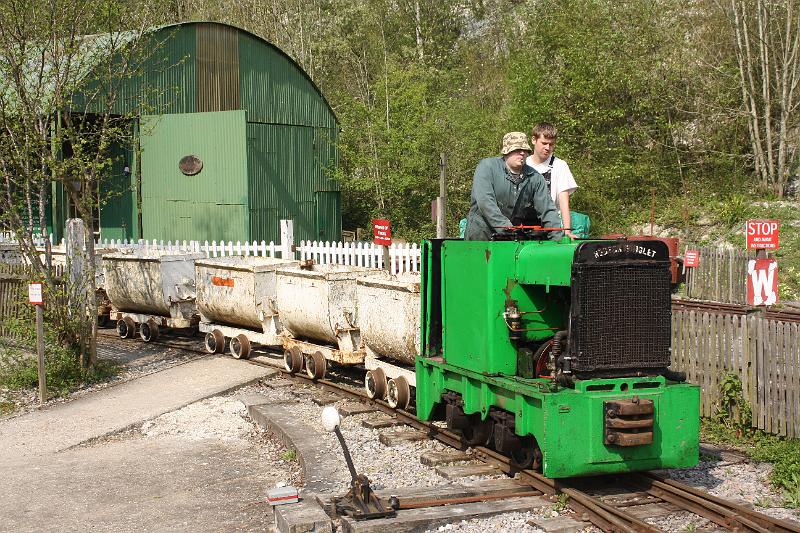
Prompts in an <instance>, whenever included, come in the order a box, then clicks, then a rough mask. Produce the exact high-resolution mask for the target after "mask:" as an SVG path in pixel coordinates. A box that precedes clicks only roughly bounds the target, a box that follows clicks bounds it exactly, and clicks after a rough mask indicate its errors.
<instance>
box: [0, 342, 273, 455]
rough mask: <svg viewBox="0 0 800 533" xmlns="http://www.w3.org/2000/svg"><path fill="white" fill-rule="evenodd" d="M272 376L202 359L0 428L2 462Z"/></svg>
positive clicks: (225, 359)
mask: <svg viewBox="0 0 800 533" xmlns="http://www.w3.org/2000/svg"><path fill="white" fill-rule="evenodd" d="M275 372H276V371H275V370H273V369H270V368H265V367H262V366H257V365H251V364H248V363H246V362H243V361H237V360H235V359H232V358H230V357H227V356H219V357H215V356H208V357H202V358H200V359H196V360H193V361H190V362H188V363H185V364H181V365H178V366H174V367H172V368H169V369H167V370H162V371H160V372H156V373H154V374H150V375H147V376H144V377H141V378H139V379H135V380H132V381H127V382H124V383H121V384H119V385H115V386H111V387H108V388H107V389H103V390H100V391H97V392H93V393H91V394H89V395H86V396H83V397H80V398H78V399H76V400H73V401H71V402H68V403H64V404H58V405H55V406H53V407H50V408H47V409H42V410H39V411H34V412H31V413H28V414H25V415H22V416H18V417H16V418H11V419H8V420H6V421H4V422H3V423H2V424H0V449H2V450H3V451H4V453H3V454H2V455H1V456H0V464H2V463H3V462H16V461H17V460H19V459H23V458H30V457H35V456H37V455H43V454H50V453H55V452H59V451H63V450H66V449H69V448H71V447H73V446H77V445H79V444H81V443H84V442H87V441H91V440H93V439H96V438H99V437H102V436H104V435H108V434H111V433H115V432H118V431H121V430H123V429H126V428H129V427H131V426H134V425H136V424H139V423H141V422H144V421H145V420H149V419H151V418H155V417H157V416H159V415H162V414H164V413H167V412H169V411H173V410H175V409H179V408H181V407H184V406H186V405H189V404H190V403H194V402H196V401H198V400H202V399H204V398H209V397H211V396H216V395H218V394H221V393H224V392H227V391H230V390H234V389H236V388H238V387H242V386H244V385H247V384H249V383H252V382H254V381H256V380H258V379H261V378H264V377H266V376H269V375H271V374H273V373H275Z"/></svg>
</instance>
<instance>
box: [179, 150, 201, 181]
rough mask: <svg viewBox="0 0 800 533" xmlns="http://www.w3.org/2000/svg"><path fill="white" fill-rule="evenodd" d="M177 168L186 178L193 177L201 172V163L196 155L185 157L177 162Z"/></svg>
mask: <svg viewBox="0 0 800 533" xmlns="http://www.w3.org/2000/svg"><path fill="white" fill-rule="evenodd" d="M178 168H179V169H181V172H182V173H183V174H184V175H186V176H194V175H195V174H199V173H200V171H201V170H203V161H202V160H201V159H200V158H199V157H197V156H196V155H187V156H184V157H182V158H181V160H180V161H179V162H178Z"/></svg>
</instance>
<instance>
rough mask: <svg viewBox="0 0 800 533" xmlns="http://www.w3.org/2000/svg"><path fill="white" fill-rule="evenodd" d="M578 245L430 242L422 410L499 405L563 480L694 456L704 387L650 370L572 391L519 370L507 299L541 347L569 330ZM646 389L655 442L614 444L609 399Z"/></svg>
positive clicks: (547, 471)
mask: <svg viewBox="0 0 800 533" xmlns="http://www.w3.org/2000/svg"><path fill="white" fill-rule="evenodd" d="M576 246H577V245H576V244H573V243H571V242H569V241H568V240H564V241H562V242H560V243H555V242H549V241H520V242H517V241H511V242H483V241H457V240H452V241H443V242H442V243H441V247H439V248H437V249H436V250H435V249H434V246H432V244H431V243H424V245H423V276H422V287H421V290H422V294H423V299H422V311H421V313H422V327H423V331H422V350H421V354H422V355H421V356H420V357H418V358H417V362H416V404H417V415H418V416H419V417H420V418H422V419H423V420H430V419H432V418H433V417H434V416H435V415H436V413H437V409H436V408H437V406H439V405H441V403H442V395H443V394H444V393H446V392H448V391H450V392H455V393H458V394H459V395H460V396H461V398H462V400H463V409H464V412H465V413H466V414H468V415H470V414H476V415H479V416H480V418H481V419H484V420H485V419H486V418H487V416H488V415H489V411H490V409H491V408H495V409H502V410H504V411H507V412H508V413H513V415H514V420H515V427H514V431H515V432H516V434H518V435H520V436H527V435H530V436H533V437H534V438H535V439H536V441H537V443H538V446H539V447H540V449H541V451H542V455H543V473H544V475H546V476H548V477H553V478H561V477H570V476H579V475H591V474H602V473H613V472H629V471H637V470H646V469H653V468H680V467H689V466H693V465H695V464H696V463H697V460H698V451H699V402H700V390H699V388H698V387H697V386H695V385H691V384H687V383H674V382H669V381H667V380H666V379H665V378H664V377H662V376H651V377H625V378H613V379H587V380H577V381H576V383H575V386H574V388H567V387H562V386H560V385H558V384H556V382H555V381H553V380H551V379H534V378H527V379H526V378H522V377H520V376H519V372H518V371H517V364H518V359H517V349H516V348H515V346H514V345H513V344H512V342H511V340H510V339H509V328H508V326H507V325H506V322H505V319H504V318H503V312H504V310H505V308H506V300H507V299H508V298H509V297H510V298H511V299H513V300H514V301H516V303H517V305H518V306H519V309H520V311H522V312H523V313H527V314H525V315H523V316H524V317H525V320H524V327H525V329H527V330H529V331H526V332H525V333H524V335H525V338H524V341H523V342H530V343H531V344H533V345H536V344H537V341H538V342H541V341H542V340H545V339H548V338H550V337H552V335H553V333H554V331H555V330H556V329H557V330H564V329H567V323H566V320H567V317H568V310H569V305H570V283H571V281H570V280H571V277H570V276H571V267H572V258H573V255H574V253H575V249H576ZM547 328H553V329H547ZM635 396H636V397H638V398H640V399H651V400H653V403H654V409H655V414H654V423H655V426H654V432H653V442H652V444H647V445H640V446H631V447H620V446H614V445H606V444H605V443H604V413H605V411H604V405H603V402H605V401H609V400H624V399H630V398H633V397H635Z"/></svg>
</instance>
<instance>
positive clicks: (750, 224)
mask: <svg viewBox="0 0 800 533" xmlns="http://www.w3.org/2000/svg"><path fill="white" fill-rule="evenodd" d="M780 228H781V223H780V221H779V220H748V221H747V224H745V235H747V249H748V250H753V249H761V250H777V249H778V234H779V232H780Z"/></svg>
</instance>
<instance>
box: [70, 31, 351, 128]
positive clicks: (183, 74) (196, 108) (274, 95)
mask: <svg viewBox="0 0 800 533" xmlns="http://www.w3.org/2000/svg"><path fill="white" fill-rule="evenodd" d="M115 35H117V36H119V38H120V39H122V41H123V42H126V44H129V43H131V42H133V41H135V40H137V39H146V41H145V42H144V43H142V44H143V46H141V47H139V48H141V49H143V50H144V52H143V53H142V55H141V57H140V58H139V60H138V61H137V64H138V65H139V68H137V72H136V75H134V76H132V77H130V78H129V79H125V80H122V83H121V85H120V91H119V95H118V100H117V102H116V103H115V105H114V111H115V112H116V113H119V114H125V113H129V112H130V111H131V110H134V109H137V108H138V109H139V110H140V112H142V113H143V114H162V113H193V112H202V111H227V110H233V109H244V110H246V111H247V117H248V121H251V122H263V123H273V124H298V125H307V126H315V127H328V128H330V127H338V119H337V117H336V114H335V113H334V111H333V109H332V108H331V106H330V104H329V103H328V101H327V99H326V98H325V96H324V95H323V94H322V92H321V91H320V89H319V87H317V85H316V84H315V83H314V81H313V80H312V79H311V78H310V77H309V76H308V74H307V73H306V72H305V71H304V70H303V69H302V68H301V67H300V65H298V64H297V62H295V61H294V60H293V59H292V58H291V57H289V55H287V54H286V53H285V52H283V51H282V50H281V49H280V48H278V47H277V46H275V45H274V44H272V43H270V42H269V41H267V40H265V39H262V38H261V37H259V36H257V35H255V34H253V33H251V32H248V31H246V30H243V29H241V28H237V27H235V26H231V25H228V24H223V23H219V22H181V23H176V24H169V25H165V26H160V27H157V28H152V29H150V30H148V31H146V32H145V33H144V34H142V35H137V34H135V33H134V32H125V33H120V34H115ZM108 40H109V36H108V35H107V34H106V35H96V36H91V37H89V38H87V39H86V42H85V50H86V52H87V53H86V56H85V57H87V58H88V60H87V63H88V65H87V67H86V70H85V71H86V72H87V73H89V74H88V75H87V82H88V86H87V89H86V90H85V91H84V94H83V96H82V97H78V98H76V103H78V105H79V106H80V105H86V104H85V102H86V100H85V98H86V95H87V94H93V90H92V88H93V87H95V85H94V84H95V83H102V80H101V79H100V78H101V76H100V75H96V76H93V75H92V74H91V72H93V71H94V70H95V68H96V66H97V65H98V63H99V61H100V57H101V56H102V54H101V53H98V52H101V51H102V50H103V49H104V48H105V49H107V43H108ZM92 57H94V58H96V59H95V60H94V64H93V65H92V62H93V60H92V59H91V58H92ZM92 107H95V108H97V106H95V105H91V104H90V105H89V106H88V109H91V108H92Z"/></svg>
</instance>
